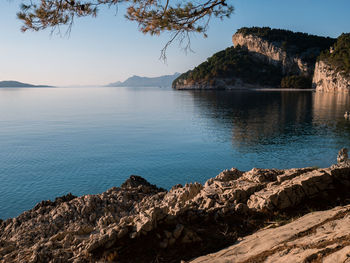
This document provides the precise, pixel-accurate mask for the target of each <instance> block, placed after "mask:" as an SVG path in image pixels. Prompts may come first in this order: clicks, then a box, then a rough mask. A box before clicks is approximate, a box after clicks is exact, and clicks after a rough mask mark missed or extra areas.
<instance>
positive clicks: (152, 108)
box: [0, 87, 350, 219]
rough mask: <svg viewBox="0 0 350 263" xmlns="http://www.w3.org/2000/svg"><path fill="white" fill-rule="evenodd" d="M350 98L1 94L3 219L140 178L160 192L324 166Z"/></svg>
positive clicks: (110, 91)
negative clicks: (229, 173)
mask: <svg viewBox="0 0 350 263" xmlns="http://www.w3.org/2000/svg"><path fill="white" fill-rule="evenodd" d="M345 111H350V96H349V95H345V94H331V93H316V92H314V91H280V90H273V91H272V90H258V91H176V90H172V89H171V88H159V87H154V88H123V87H85V88H84V87H70V88H66V87H65V88H51V87H50V88H0V218H1V219H7V218H10V217H16V216H18V215H19V214H20V213H22V212H23V211H25V210H28V209H31V208H32V207H33V206H35V204H36V203H38V202H40V201H42V200H48V199H51V200H53V199H54V198H55V197H58V196H62V195H65V194H67V193H72V194H74V195H78V196H80V195H85V194H97V193H102V192H104V191H106V190H107V189H109V188H111V187H114V186H120V185H121V184H122V183H123V182H124V181H125V180H126V179H127V178H128V177H129V176H130V175H139V176H142V177H144V178H145V179H147V180H148V181H149V182H150V183H152V184H156V185H157V186H160V187H163V188H167V189H169V188H171V186H173V185H175V184H186V183H190V182H200V183H203V182H205V181H206V180H207V179H209V178H211V177H214V176H216V175H217V174H219V173H220V172H221V171H222V170H224V169H230V168H232V167H236V168H238V169H240V170H244V171H246V170H250V169H252V168H254V167H258V168H278V169H285V168H293V167H306V166H316V167H328V166H329V165H331V164H333V163H335V162H336V156H337V152H338V151H339V149H340V148H342V147H350V121H349V120H346V119H345V118H344V113H345Z"/></svg>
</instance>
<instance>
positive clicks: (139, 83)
mask: <svg viewBox="0 0 350 263" xmlns="http://www.w3.org/2000/svg"><path fill="white" fill-rule="evenodd" d="M178 76H180V73H178V72H176V73H174V74H173V75H163V76H159V77H141V76H137V75H133V76H132V77H130V78H128V79H126V80H125V81H123V82H121V81H117V82H113V83H110V84H107V85H106V86H107V87H171V84H172V82H173V81H174V80H175V79H176V78H177V77H178Z"/></svg>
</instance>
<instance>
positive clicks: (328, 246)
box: [0, 150, 350, 262]
mask: <svg viewBox="0 0 350 263" xmlns="http://www.w3.org/2000/svg"><path fill="white" fill-rule="evenodd" d="M338 162H339V164H337V165H334V166H332V167H329V168H316V167H310V168H300V169H287V170H278V169H257V168H254V169H252V170H251V171H247V172H243V171H239V170H237V169H234V168H232V169H230V170H225V171H223V172H222V173H220V174H219V175H218V176H216V177H215V178H211V179H209V180H208V181H207V182H205V184H200V183H191V184H186V185H185V186H182V185H176V186H174V187H173V188H172V189H170V190H169V191H166V190H164V189H161V188H158V187H156V186H154V185H151V184H150V183H148V182H147V181H146V180H145V179H143V178H141V177H138V176H131V177H130V178H129V179H128V180H127V181H126V182H125V183H124V184H123V185H122V186H121V187H114V188H112V189H109V190H108V191H106V192H104V193H102V194H98V195H86V196H82V197H74V196H72V195H68V196H65V197H62V198H58V199H56V200H55V201H54V202H51V201H43V202H41V203H39V204H38V205H37V206H35V207H34V208H33V209H32V210H30V211H27V212H24V213H23V214H21V215H20V216H18V217H17V218H12V219H7V220H6V221H3V222H1V223H0V261H1V262H180V260H190V259H193V258H195V257H198V256H201V255H204V254H207V253H211V252H215V251H218V250H219V249H222V248H224V247H228V246H230V245H232V244H235V243H236V245H234V247H233V248H228V250H227V251H228V252H220V253H219V254H216V255H214V256H213V257H212V256H207V257H204V258H200V259H197V261H195V262H227V260H226V259H227V257H228V259H229V261H230V260H231V261H232V260H233V259H235V260H234V261H235V262H263V261H264V262H265V261H266V262H297V259H299V258H300V257H302V258H303V257H304V255H307V256H308V259H310V260H311V261H308V262H313V261H312V260H314V259H315V253H317V254H316V256H317V258H319V257H322V256H324V257H325V258H327V257H328V256H330V255H331V254H332V255H333V257H338V256H339V257H343V256H344V253H347V252H346V251H347V246H348V241H347V240H348V239H347V237H348V235H349V233H348V229H344V227H342V226H343V224H348V223H347V220H348V216H347V215H348V213H349V209H350V208H349V207H348V206H345V207H344V208H336V209H334V210H330V211H329V212H324V213H323V212H320V213H315V214H311V215H309V216H306V217H303V218H301V219H299V220H301V221H295V222H294V223H292V225H290V226H288V225H286V226H284V227H282V228H274V229H273V228H272V227H276V226H278V225H281V224H285V223H287V222H289V221H290V220H291V219H292V218H295V217H299V216H301V215H303V214H306V213H307V212H309V211H310V210H320V209H321V210H322V209H323V210H324V209H329V208H332V207H335V206H336V205H345V204H348V203H349V198H350V193H349V191H348V189H349V186H350V161H349V160H348V157H347V151H346V150H342V151H341V152H340V155H339V156H338ZM336 220H338V221H336ZM332 221H334V222H332ZM327 222H328V223H327ZM264 227H270V228H271V229H269V230H263V231H267V232H263V231H262V232H257V233H255V234H254V236H249V235H250V234H253V233H254V232H256V231H257V230H258V229H261V228H264ZM321 230H322V231H323V232H319V231H321ZM315 232H316V234H317V235H316V234H315V235H313V233H315ZM322 233H324V234H322ZM309 236H310V237H311V236H312V238H310V239H308V237H309ZM258 237H259V238H258ZM316 241H317V242H316ZM328 241H329V242H328ZM293 249H294V250H293ZM237 251H238V252H237ZM239 251H242V253H243V254H242V253H241V252H239ZM245 251H249V253H248V254H247V255H245ZM292 252H293V253H292ZM318 252H319V253H318ZM237 254H242V255H238V256H240V257H239V258H235V257H236V256H237ZM287 256H289V258H288V257H287ZM230 257H232V258H230ZM283 257H285V258H287V259H288V260H289V261H288V260H287V261H282V258H283ZM257 258H259V260H260V261H254V259H257ZM236 259H237V261H236ZM294 259H295V260H294ZM315 262H316V261H315Z"/></svg>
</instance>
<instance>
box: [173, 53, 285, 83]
mask: <svg viewBox="0 0 350 263" xmlns="http://www.w3.org/2000/svg"><path fill="white" fill-rule="evenodd" d="M215 78H228V79H233V78H239V79H241V80H242V81H244V82H245V83H249V84H260V85H271V86H275V85H279V84H280V81H281V78H282V71H281V69H280V68H279V67H277V66H273V65H271V64H268V63H267V62H265V61H262V60H259V59H257V58H256V57H255V56H254V55H252V54H250V53H249V52H248V51H247V50H246V49H244V48H241V47H239V46H238V47H236V48H235V47H229V48H227V49H225V50H222V51H220V52H218V53H216V54H214V55H213V56H212V57H210V58H208V59H207V61H205V62H203V63H202V64H200V65H199V66H197V67H195V68H194V69H193V70H190V71H188V72H186V73H184V74H182V75H180V76H179V77H178V78H177V79H176V80H175V81H174V83H176V82H177V81H179V80H187V81H195V82H198V81H210V80H212V79H215Z"/></svg>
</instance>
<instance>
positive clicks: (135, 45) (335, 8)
mask: <svg viewBox="0 0 350 263" xmlns="http://www.w3.org/2000/svg"><path fill="white" fill-rule="evenodd" d="M20 2H21V1H20V0H2V1H1V2H0V81H1V80H17V81H21V82H26V83H31V84H47V85H54V86H74V85H79V86H84V85H105V84H108V83H111V82H116V81H124V80H125V79H127V78H128V77H130V76H132V75H139V76H148V77H156V76H161V75H166V74H173V73H175V72H180V73H182V72H186V71H187V70H189V69H192V68H193V67H195V66H197V65H198V64H200V63H201V62H203V61H205V60H206V59H207V58H208V57H210V56H211V55H213V54H214V53H215V52H218V51H220V50H222V49H225V48H227V47H229V46H231V45H232V35H233V34H234V33H235V31H236V30H237V29H238V28H240V27H244V26H246V27H250V26H269V27H272V28H283V29H289V30H293V31H300V32H306V33H310V34H316V35H322V36H330V37H337V36H339V35H340V34H341V33H343V32H350V16H349V10H350V1H349V0H333V1H330V0H264V1H262V0H236V1H233V0H232V1H229V2H231V3H232V4H233V5H234V7H235V11H234V14H233V15H232V16H231V18H230V19H225V20H223V21H221V20H218V19H217V20H215V19H214V20H212V21H211V23H210V25H209V31H208V38H203V37H202V36H201V35H194V36H193V37H192V39H191V48H192V50H193V52H188V53H185V52H184V51H183V50H181V48H179V46H178V44H177V43H174V44H173V45H172V46H171V47H170V48H169V49H168V52H167V62H166V63H164V62H163V61H162V60H160V59H159V57H160V51H161V49H162V48H163V46H164V45H165V44H166V42H167V40H168V39H169V35H168V34H163V35H161V36H159V37H158V36H149V35H144V34H142V33H140V32H139V31H138V28H137V24H136V23H134V22H130V21H127V20H126V19H125V18H124V13H123V12H122V11H123V10H122V8H121V9H119V11H118V12H116V10H115V9H113V8H112V9H107V8H103V9H101V10H100V12H99V15H98V16H97V18H79V19H76V20H75V23H74V25H73V28H72V31H71V33H70V35H69V36H66V35H65V34H62V35H60V34H55V33H54V34H51V31H50V30H45V31H40V32H32V31H27V32H26V33H22V32H21V31H20V27H21V21H19V20H18V19H17V18H16V13H17V12H18V10H19V4H20ZM63 31H64V30H63Z"/></svg>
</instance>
